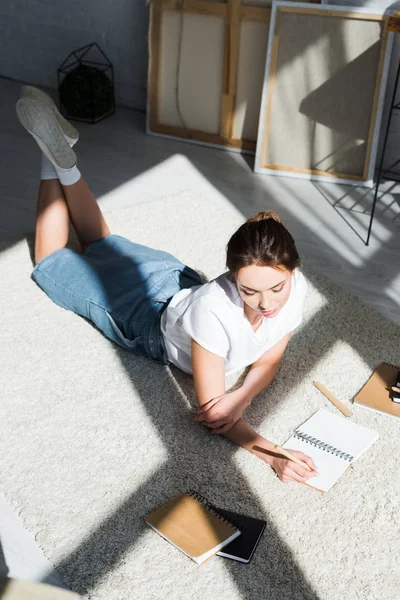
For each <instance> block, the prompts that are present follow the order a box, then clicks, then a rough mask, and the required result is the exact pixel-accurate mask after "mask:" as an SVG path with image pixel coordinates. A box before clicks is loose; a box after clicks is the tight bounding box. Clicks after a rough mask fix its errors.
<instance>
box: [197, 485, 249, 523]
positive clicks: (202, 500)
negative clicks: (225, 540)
mask: <svg viewBox="0 0 400 600" xmlns="http://www.w3.org/2000/svg"><path fill="white" fill-rule="evenodd" d="M186 494H187V495H188V496H190V497H191V498H193V500H196V502H198V503H199V504H201V505H202V506H204V508H205V509H206V510H207V511H208V512H209V513H210V514H212V515H214V516H215V517H217V519H219V520H220V521H222V522H223V523H225V524H226V525H228V526H229V527H230V528H231V529H239V530H240V527H239V525H238V524H237V523H236V522H235V520H234V519H227V518H226V517H223V516H222V515H221V513H220V512H218V509H217V507H216V506H215V505H214V504H211V502H209V501H208V500H207V498H205V497H204V496H202V495H201V494H199V493H198V492H195V491H194V490H189V491H187V492H186Z"/></svg>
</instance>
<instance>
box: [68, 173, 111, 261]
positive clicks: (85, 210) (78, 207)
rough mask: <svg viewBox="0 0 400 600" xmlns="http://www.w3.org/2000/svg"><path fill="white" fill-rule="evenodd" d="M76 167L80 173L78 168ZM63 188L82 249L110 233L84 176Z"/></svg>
mask: <svg viewBox="0 0 400 600" xmlns="http://www.w3.org/2000/svg"><path fill="white" fill-rule="evenodd" d="M74 169H76V171H77V173H78V174H79V171H78V170H77V168H76V167H74ZM61 180H63V176H62V175H61ZM62 190H63V192H64V196H65V200H66V202H67V205H68V210H69V216H70V218H71V221H72V225H73V226H74V229H75V231H76V235H77V237H78V240H79V243H80V245H81V248H82V251H83V250H85V249H86V248H87V247H88V246H89V245H90V244H92V243H93V242H96V241H97V240H101V239H102V238H104V237H106V236H108V235H110V230H109V228H108V225H107V223H106V221H105V219H104V217H103V214H102V212H101V210H100V207H99V205H98V204H97V202H96V200H95V198H94V196H93V194H92V192H91V191H90V189H89V186H88V184H87V183H86V181H85V180H84V179H83V177H80V178H79V179H78V181H76V183H73V184H72V185H65V184H62Z"/></svg>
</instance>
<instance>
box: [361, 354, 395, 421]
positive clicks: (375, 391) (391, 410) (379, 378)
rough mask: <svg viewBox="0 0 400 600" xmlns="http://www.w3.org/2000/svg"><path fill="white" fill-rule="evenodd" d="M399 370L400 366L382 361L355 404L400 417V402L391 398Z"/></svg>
mask: <svg viewBox="0 0 400 600" xmlns="http://www.w3.org/2000/svg"><path fill="white" fill-rule="evenodd" d="M399 371H400V368H399V367H395V366H394V365H389V364H387V363H381V364H380V365H379V366H378V367H377V368H376V369H375V371H374V372H373V374H372V375H371V377H370V378H369V379H368V381H367V383H366V384H365V385H364V387H363V388H362V389H361V390H360V391H359V393H358V394H357V396H356V397H355V398H354V402H355V404H359V405H360V406H363V407H364V408H369V409H370V410H375V411H377V412H380V413H383V414H386V415H389V416H390V417H394V418H395V419H400V404H399V403H397V402H393V400H392V398H391V387H392V386H395V385H396V384H397V377H398V373H399Z"/></svg>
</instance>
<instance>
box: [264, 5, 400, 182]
mask: <svg viewBox="0 0 400 600" xmlns="http://www.w3.org/2000/svg"><path fill="white" fill-rule="evenodd" d="M388 22H389V16H388V15H383V14H371V11H370V10H368V9H360V8H350V7H346V8H344V7H342V6H341V7H338V6H326V5H325V6H318V7H317V6H312V7H311V6H310V5H308V4H299V5H297V6H293V4H291V3H289V2H277V3H276V4H275V5H274V7H273V10H272V15H271V33H270V39H269V46H268V56H267V64H266V69H265V78H264V87H263V95H262V100H261V112H260V123H259V131H258V142H257V153H256V160H255V171H256V172H258V173H267V174H273V175H285V176H293V177H301V178H306V179H317V180H322V181H330V182H334V181H335V182H340V183H347V184H355V185H360V184H362V185H369V186H371V185H372V183H373V173H374V166H375V160H376V152H377V142H378V134H379V127H380V122H381V116H382V107H383V100H384V90H385V86H386V80H387V72H388V67H389V59H390V49H391V44H392V41H393V40H392V36H393V34H391V33H389V31H390V29H389V30H388Z"/></svg>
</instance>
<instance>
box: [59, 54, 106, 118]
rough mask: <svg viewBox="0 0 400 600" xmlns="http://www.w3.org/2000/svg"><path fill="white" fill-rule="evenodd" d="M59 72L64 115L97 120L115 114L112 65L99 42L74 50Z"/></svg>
mask: <svg viewBox="0 0 400 600" xmlns="http://www.w3.org/2000/svg"><path fill="white" fill-rule="evenodd" d="M57 72H58V92H59V96H60V111H61V113H62V114H63V115H64V117H65V118H67V119H72V120H76V121H85V122H87V123H98V122H99V121H101V120H102V119H104V118H105V117H108V116H109V115H112V114H114V113H115V95H114V70H113V66H112V64H111V62H110V61H109V59H108V58H107V56H106V55H105V54H104V52H103V51H102V50H101V48H100V47H99V46H98V45H97V44H96V42H93V43H91V44H88V45H87V46H83V47H82V48H78V50H74V51H73V52H71V53H70V54H69V55H68V56H67V58H66V59H65V60H64V62H63V63H62V64H61V65H60V66H59V68H58V71H57Z"/></svg>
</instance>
